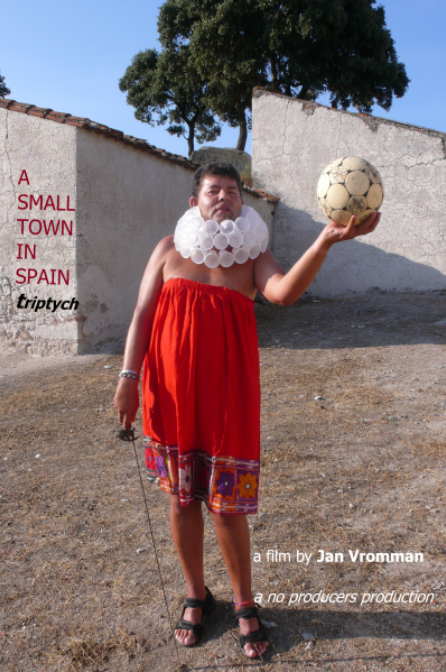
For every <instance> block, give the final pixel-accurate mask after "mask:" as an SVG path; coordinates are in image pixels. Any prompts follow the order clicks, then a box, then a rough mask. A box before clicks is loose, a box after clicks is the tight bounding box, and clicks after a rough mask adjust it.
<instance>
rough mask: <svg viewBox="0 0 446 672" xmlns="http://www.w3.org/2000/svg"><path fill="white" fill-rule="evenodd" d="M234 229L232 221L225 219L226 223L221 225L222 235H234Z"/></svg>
mask: <svg viewBox="0 0 446 672" xmlns="http://www.w3.org/2000/svg"><path fill="white" fill-rule="evenodd" d="M234 228H235V224H234V222H233V221H232V219H225V221H224V222H222V223H221V224H220V231H221V232H222V233H226V235H228V234H229V233H232V231H234Z"/></svg>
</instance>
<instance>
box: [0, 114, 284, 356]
mask: <svg viewBox="0 0 446 672" xmlns="http://www.w3.org/2000/svg"><path fill="white" fill-rule="evenodd" d="M18 107H19V110H24V109H25V108H26V109H27V106H26V105H22V104H18ZM29 107H32V106H28V108H29ZM47 112H48V111H45V110H38V109H37V108H36V110H35V114H34V115H33V114H32V113H29V114H28V113H23V112H21V111H15V110H8V109H3V108H1V107H0V213H1V215H0V227H1V228H0V234H1V242H2V245H1V246H0V254H1V257H0V344H1V343H2V342H3V343H8V344H10V345H12V344H15V345H16V346H17V347H20V348H24V349H26V350H27V351H28V352H30V353H31V354H49V353H54V352H59V351H71V352H87V351H91V350H92V349H94V348H95V347H99V346H100V345H101V344H105V343H107V342H113V343H119V342H120V341H122V340H123V339H124V337H125V335H126V332H127V329H128V326H129V323H130V320H131V317H132V312H133V309H134V306H135V304H136V299H137V295H138V288H139V284H140V282H141V278H142V275H143V272H144V269H145V267H146V265H147V262H148V259H149V257H150V255H151V253H152V251H153V249H154V247H155V246H156V244H157V243H158V241H159V240H160V239H161V238H163V237H165V236H168V235H171V234H173V233H174V230H175V226H176V222H177V221H178V219H179V218H180V217H181V215H182V214H183V212H184V211H185V210H187V209H188V207H189V196H190V192H191V188H192V180H193V175H194V167H193V165H192V164H190V163H189V162H187V161H186V160H185V159H181V157H174V156H173V155H167V153H166V154H165V153H163V152H162V150H156V148H151V149H150V148H149V150H148V149H147V146H145V143H144V142H143V141H141V142H140V141H135V142H134V143H133V141H132V139H130V140H129V139H127V138H126V137H123V134H122V133H121V134H119V132H117V131H116V132H115V131H113V132H111V131H110V129H106V127H101V126H100V125H98V124H94V122H89V120H85V119H80V118H72V119H70V120H69V122H70V123H71V125H68V122H67V123H63V119H64V118H65V117H66V118H67V119H68V117H69V115H62V114H59V113H54V115H53V116H54V117H55V118H56V119H58V120H59V122H60V123H56V122H55V121H54V120H50V119H45V118H43V116H42V115H44V114H46V113H47ZM87 122H88V125H89V128H88V130H87V129H85V128H84V127H83V126H82V125H83V124H86V123H87ZM91 128H94V129H97V132H94V130H90V129H91ZM104 129H105V130H104ZM109 131H110V132H109ZM123 139H124V141H122V140H123ZM138 145H139V146H140V147H142V148H138ZM163 154H165V156H168V158H162V155H163ZM23 171H26V175H25V173H24V172H23ZM28 182H29V183H28ZM31 196H32V199H31ZM244 202H245V203H246V204H247V205H250V206H251V207H254V208H255V209H257V211H258V212H259V214H260V215H261V216H262V217H263V219H264V220H265V222H266V223H267V224H268V225H269V226H270V224H271V211H272V209H273V207H274V204H273V203H271V202H268V201H267V200H264V199H262V198H259V197H258V196H255V195H254V194H252V193H250V192H249V191H245V192H244ZM19 220H22V221H19ZM22 227H23V232H22ZM26 245H27V246H28V247H25V246H26ZM20 246H21V247H20ZM33 256H35V258H33ZM25 257H26V258H25ZM21 297H22V298H21ZM34 299H35V301H34ZM73 301H75V303H73ZM56 304H57V307H55V306H56ZM53 308H54V309H53Z"/></svg>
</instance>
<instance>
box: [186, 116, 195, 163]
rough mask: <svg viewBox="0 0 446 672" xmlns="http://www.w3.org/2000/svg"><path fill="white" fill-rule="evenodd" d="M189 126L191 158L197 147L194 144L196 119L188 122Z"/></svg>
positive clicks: (188, 138)
mask: <svg viewBox="0 0 446 672" xmlns="http://www.w3.org/2000/svg"><path fill="white" fill-rule="evenodd" d="M186 123H187V126H188V128H189V135H188V136H187V138H186V139H187V156H188V158H189V159H190V157H191V156H192V153H193V151H194V149H195V145H194V140H195V121H193V122H187V121H186Z"/></svg>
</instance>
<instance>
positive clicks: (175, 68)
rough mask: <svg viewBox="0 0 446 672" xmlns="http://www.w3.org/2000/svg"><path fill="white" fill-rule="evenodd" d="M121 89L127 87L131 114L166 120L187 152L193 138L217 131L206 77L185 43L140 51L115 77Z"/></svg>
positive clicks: (201, 138)
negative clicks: (162, 49)
mask: <svg viewBox="0 0 446 672" xmlns="http://www.w3.org/2000/svg"><path fill="white" fill-rule="evenodd" d="M119 88H120V90H121V91H128V94H127V102H128V103H129V105H132V106H133V107H135V108H136V112H135V117H136V118H137V119H139V120H140V121H143V122H146V123H148V124H150V125H151V126H153V125H154V124H155V123H156V124H157V125H163V124H165V123H166V122H169V123H170V125H169V126H168V128H167V131H168V132H169V133H170V134H171V135H176V136H178V137H181V136H183V137H185V138H186V140H187V144H188V150H189V156H190V155H191V154H192V152H193V151H194V139H195V138H196V139H197V141H198V142H199V143H202V142H205V141H211V142H212V141H213V140H215V138H216V137H218V136H219V135H220V133H221V126H220V125H219V124H218V123H216V122H215V119H214V115H213V114H212V113H211V112H210V110H209V108H208V105H207V103H206V102H205V99H206V81H205V80H204V79H203V78H201V77H200V76H199V75H198V74H197V72H196V70H195V68H194V66H193V64H192V59H191V58H190V54H189V48H188V47H187V46H186V45H182V46H179V47H174V48H169V49H165V50H164V51H163V52H161V54H159V53H157V52H156V51H155V50H154V49H148V50H147V51H141V52H139V53H138V54H136V56H135V57H134V58H133V60H132V64H131V65H130V66H129V67H128V68H127V70H126V71H125V74H124V76H123V77H122V79H120V81H119Z"/></svg>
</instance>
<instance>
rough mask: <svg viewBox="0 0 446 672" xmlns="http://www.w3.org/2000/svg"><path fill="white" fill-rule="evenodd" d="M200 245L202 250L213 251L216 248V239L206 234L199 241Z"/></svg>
mask: <svg viewBox="0 0 446 672" xmlns="http://www.w3.org/2000/svg"><path fill="white" fill-rule="evenodd" d="M198 245H199V247H201V249H202V250H211V249H212V248H213V247H214V239H213V238H212V236H210V235H208V234H207V233H205V234H204V235H203V236H201V238H200V240H199V241H198Z"/></svg>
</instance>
